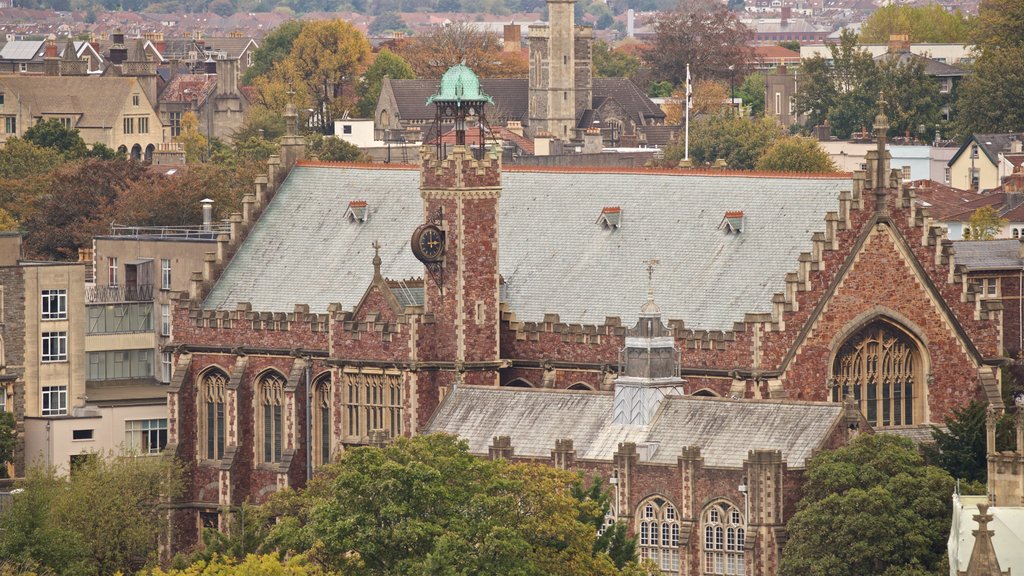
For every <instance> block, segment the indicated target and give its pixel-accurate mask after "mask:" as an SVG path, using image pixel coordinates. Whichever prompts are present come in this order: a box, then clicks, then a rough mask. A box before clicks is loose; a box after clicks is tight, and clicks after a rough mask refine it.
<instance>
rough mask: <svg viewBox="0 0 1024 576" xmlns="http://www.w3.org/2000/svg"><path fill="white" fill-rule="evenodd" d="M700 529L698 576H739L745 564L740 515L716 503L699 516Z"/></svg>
mask: <svg viewBox="0 0 1024 576" xmlns="http://www.w3.org/2000/svg"><path fill="white" fill-rule="evenodd" d="M701 524H703V527H704V541H703V546H702V547H703V549H704V571H703V572H702V574H707V575H713V574H723V575H725V576H742V575H743V574H744V567H745V565H746V558H745V557H744V554H743V545H744V542H745V540H746V531H745V529H744V526H745V525H744V523H743V515H742V514H740V511H739V508H737V507H735V506H733V505H732V504H730V503H728V502H716V503H714V504H712V505H711V506H708V508H707V509H706V510H705V511H704V514H703V515H702V516H701Z"/></svg>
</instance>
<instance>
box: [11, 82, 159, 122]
mask: <svg viewBox="0 0 1024 576" xmlns="http://www.w3.org/2000/svg"><path fill="white" fill-rule="evenodd" d="M0 86H4V87H5V88H6V89H7V90H8V91H10V92H14V93H16V94H17V95H18V97H19V98H20V99H21V101H22V105H23V106H24V107H26V109H31V111H32V116H42V115H47V114H81V118H79V120H78V123H77V124H76V126H77V127H78V128H111V127H113V126H118V125H119V124H118V123H119V122H120V121H121V107H122V105H123V103H124V102H126V101H127V99H128V96H129V95H130V94H131V93H132V91H133V90H138V92H139V93H140V94H141V93H142V89H141V87H140V86H139V82H138V80H136V79H135V78H123V77H113V76H104V77H101V78H95V77H89V76H3V77H0ZM112 103H113V104H114V105H111V104H112Z"/></svg>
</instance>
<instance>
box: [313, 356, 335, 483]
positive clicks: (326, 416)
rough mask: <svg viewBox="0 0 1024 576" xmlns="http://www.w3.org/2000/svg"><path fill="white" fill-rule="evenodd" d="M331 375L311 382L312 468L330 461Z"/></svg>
mask: <svg viewBox="0 0 1024 576" xmlns="http://www.w3.org/2000/svg"><path fill="white" fill-rule="evenodd" d="M331 422H332V418H331V375H330V374H324V375H323V376H321V377H319V378H317V379H316V380H315V381H314V382H313V466H315V467H319V466H322V465H324V464H327V463H329V462H330V461H331Z"/></svg>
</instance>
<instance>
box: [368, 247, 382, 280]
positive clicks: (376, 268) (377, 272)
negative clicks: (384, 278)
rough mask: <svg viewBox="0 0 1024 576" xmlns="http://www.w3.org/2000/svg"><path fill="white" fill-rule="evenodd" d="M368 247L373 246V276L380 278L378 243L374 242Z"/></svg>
mask: <svg viewBox="0 0 1024 576" xmlns="http://www.w3.org/2000/svg"><path fill="white" fill-rule="evenodd" d="M370 246H373V275H374V276H380V264H381V259H380V241H378V240H374V241H373V244H370Z"/></svg>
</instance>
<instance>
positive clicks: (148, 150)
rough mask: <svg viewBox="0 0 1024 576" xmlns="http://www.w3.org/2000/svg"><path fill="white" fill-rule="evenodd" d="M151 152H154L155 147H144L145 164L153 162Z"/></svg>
mask: <svg viewBox="0 0 1024 576" xmlns="http://www.w3.org/2000/svg"><path fill="white" fill-rule="evenodd" d="M153 150H155V147H154V146H153V145H152V144H150V145H149V146H146V162H152V161H153Z"/></svg>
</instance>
